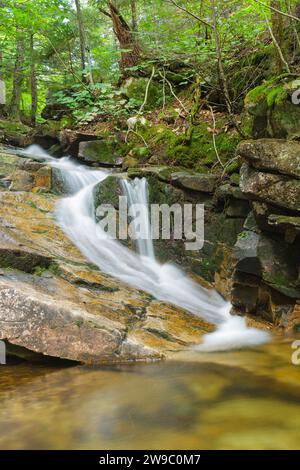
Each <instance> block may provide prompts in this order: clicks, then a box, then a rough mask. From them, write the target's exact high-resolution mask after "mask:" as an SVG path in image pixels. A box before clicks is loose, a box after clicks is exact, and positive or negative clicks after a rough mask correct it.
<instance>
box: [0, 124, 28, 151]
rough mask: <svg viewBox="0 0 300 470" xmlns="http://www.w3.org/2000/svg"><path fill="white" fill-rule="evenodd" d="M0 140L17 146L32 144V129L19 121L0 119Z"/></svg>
mask: <svg viewBox="0 0 300 470" xmlns="http://www.w3.org/2000/svg"><path fill="white" fill-rule="evenodd" d="M0 142H2V143H4V144H9V145H15V146H17V147H26V146H28V145H31V144H33V142H34V137H33V129H32V128H31V127H28V126H26V125H25V124H22V123H21V122H11V121H8V120H4V119H3V120H0Z"/></svg>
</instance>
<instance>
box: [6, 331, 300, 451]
mask: <svg viewBox="0 0 300 470" xmlns="http://www.w3.org/2000/svg"><path fill="white" fill-rule="evenodd" d="M292 352H293V350H292V348H291V340H289V341H282V340H275V339H273V340H272V342H270V343H268V344H265V345H263V346H258V347H256V348H255V349H251V350H250V349H248V350H247V349H244V350H240V351H227V352H226V353H211V354H209V355H208V354H206V353H199V352H191V353H183V354H182V355H181V356H177V355H176V361H173V360H170V361H167V362H160V363H154V364H131V365H127V366H126V365H120V366H117V365H116V366H113V365H112V366H108V367H102V368H91V367H84V366H79V367H71V368H67V369H57V368H55V367H46V366H45V365H43V366H39V365H36V366H34V365H26V364H25V365H24V364H19V365H11V366H7V367H6V366H2V367H1V374H0V400H1V411H0V449H98V450H100V449H130V450H132V449H245V448H246V449H299V447H300V427H299V420H300V365H299V366H295V365H292V363H291V354H292Z"/></svg>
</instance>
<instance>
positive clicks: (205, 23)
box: [169, 0, 212, 28]
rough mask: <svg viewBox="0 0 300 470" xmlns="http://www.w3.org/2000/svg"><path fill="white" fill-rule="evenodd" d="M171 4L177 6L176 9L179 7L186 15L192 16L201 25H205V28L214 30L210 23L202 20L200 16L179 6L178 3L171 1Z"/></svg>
mask: <svg viewBox="0 0 300 470" xmlns="http://www.w3.org/2000/svg"><path fill="white" fill-rule="evenodd" d="M169 1H170V2H171V3H173V5H175V7H177V8H178V9H179V10H182V11H184V12H185V13H187V14H188V15H190V16H192V17H193V18H195V20H197V21H199V22H200V23H202V24H204V25H205V26H208V27H209V28H212V25H211V24H210V23H208V22H207V21H205V20H203V19H202V18H200V17H199V16H197V15H195V14H194V13H192V12H191V11H189V10H187V9H186V8H184V7H182V6H181V5H178V3H176V2H175V1H174V0H169Z"/></svg>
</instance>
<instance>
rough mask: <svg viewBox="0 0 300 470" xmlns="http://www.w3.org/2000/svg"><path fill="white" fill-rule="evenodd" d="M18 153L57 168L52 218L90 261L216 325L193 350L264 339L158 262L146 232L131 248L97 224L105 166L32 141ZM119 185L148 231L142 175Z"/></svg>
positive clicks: (210, 294) (214, 297) (226, 306)
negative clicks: (58, 154) (141, 210)
mask: <svg viewBox="0 0 300 470" xmlns="http://www.w3.org/2000/svg"><path fill="white" fill-rule="evenodd" d="M23 154H24V156H29V157H31V158H34V159H37V160H40V161H41V160H42V161H46V162H47V163H49V164H50V165H51V166H52V167H54V168H57V169H58V170H59V171H60V174H61V176H62V179H63V181H64V186H65V189H66V190H67V191H68V193H69V194H70V195H69V196H67V197H64V198H63V199H62V200H61V201H60V202H59V204H58V206H57V209H56V220H57V223H58V224H59V226H60V227H61V228H62V230H63V231H64V232H65V233H66V235H67V236H68V237H69V238H70V239H71V240H72V241H73V243H74V244H75V245H76V246H77V248H79V250H80V251H81V252H82V254H83V255H84V256H85V257H86V258H87V259H88V260H89V261H90V262H92V263H93V264H95V265H96V266H98V268H99V269H100V270H101V271H103V272H105V273H107V274H110V275H111V276H113V277H116V278H118V279H120V280H121V281H123V282H124V283H125V284H129V285H131V286H132V287H135V288H138V289H141V290H144V291H146V292H148V293H150V294H152V295H153V296H154V297H155V298H156V299H158V300H161V301H165V302H169V303H171V304H173V305H175V306H179V307H181V308H184V309H186V310H188V311H189V312H191V313H193V314H194V315H197V316H200V317H201V318H202V319H204V320H206V321H208V322H210V323H212V324H214V325H216V326H217V329H216V331H215V332H213V333H211V334H208V335H205V336H204V340H203V343H202V344H201V345H199V347H198V349H199V350H200V349H201V350H202V351H215V350H218V351H220V350H227V349H233V348H240V347H244V346H254V345H258V344H262V343H265V342H266V341H268V339H269V335H268V333H266V332H264V331H259V330H257V329H255V328H248V327H247V326H246V322H245V319H244V318H242V317H238V316H231V315H230V310H231V305H230V303H229V302H226V301H225V300H224V299H223V298H222V297H221V296H220V295H219V294H218V293H217V292H216V291H214V290H207V289H205V288H203V287H202V286H200V285H199V284H197V283H196V282H194V281H193V280H192V279H190V278H189V277H188V276H187V275H186V274H185V273H184V272H183V271H181V270H180V269H178V268H177V267H175V266H174V265H172V264H170V263H165V264H161V263H159V262H158V261H157V260H156V259H155V253H154V247H153V242H152V240H151V239H150V238H149V237H146V239H145V240H140V241H139V242H138V243H137V248H138V250H137V252H134V251H132V250H130V249H128V248H127V247H125V246H124V245H123V244H121V243H120V242H119V241H117V240H114V239H111V238H110V237H109V236H108V234H107V233H105V232H104V231H103V230H101V228H100V227H99V224H97V221H96V216H95V205H94V189H95V187H96V186H97V185H98V184H99V183H100V184H101V182H102V181H104V180H105V178H106V177H107V176H108V175H109V172H108V171H103V170H102V171H101V170H95V169H91V168H89V167H86V166H84V165H81V164H78V163H77V162H74V161H72V159H71V158H70V157H64V158H61V159H56V158H54V157H52V156H51V155H49V154H48V153H47V152H46V151H45V150H43V149H42V147H40V146H38V145H32V146H30V147H28V148H27V149H26V150H25V151H24V152H23ZM123 186H124V188H125V192H126V194H127V196H128V201H129V203H130V205H132V204H135V203H138V204H141V205H142V206H143V207H145V208H146V211H145V214H146V215H145V216H144V223H145V225H146V227H145V231H144V232H145V233H148V234H149V232H150V228H149V226H148V225H149V214H148V190H147V182H146V179H144V178H143V179H138V178H136V179H135V180H134V181H132V182H129V181H127V180H124V183H123Z"/></svg>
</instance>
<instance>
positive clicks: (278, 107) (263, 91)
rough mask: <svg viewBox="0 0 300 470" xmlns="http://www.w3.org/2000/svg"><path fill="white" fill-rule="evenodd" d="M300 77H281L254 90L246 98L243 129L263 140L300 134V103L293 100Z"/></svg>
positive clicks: (293, 136) (291, 137) (298, 86)
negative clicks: (264, 138) (263, 138)
mask: <svg viewBox="0 0 300 470" xmlns="http://www.w3.org/2000/svg"><path fill="white" fill-rule="evenodd" d="M299 88H300V80H299V79H293V78H292V77H291V76H289V75H288V76H280V77H278V78H276V79H272V80H269V81H266V82H265V83H263V84H262V85H260V86H258V87H256V88H254V89H253V90H251V91H250V92H249V93H248V94H247V96H246V98H245V112H244V116H243V131H244V133H245V134H246V135H248V136H249V137H254V138H255V139H259V138H262V137H274V138H279V139H286V138H288V139H294V138H298V137H299V136H300V124H299V123H300V106H299V104H297V103H296V102H295V103H293V99H292V97H293V93H294V92H296V93H297V91H298V90H299Z"/></svg>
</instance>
